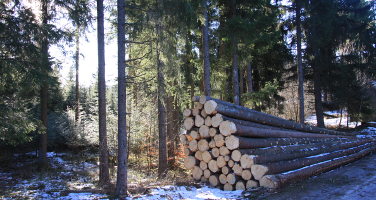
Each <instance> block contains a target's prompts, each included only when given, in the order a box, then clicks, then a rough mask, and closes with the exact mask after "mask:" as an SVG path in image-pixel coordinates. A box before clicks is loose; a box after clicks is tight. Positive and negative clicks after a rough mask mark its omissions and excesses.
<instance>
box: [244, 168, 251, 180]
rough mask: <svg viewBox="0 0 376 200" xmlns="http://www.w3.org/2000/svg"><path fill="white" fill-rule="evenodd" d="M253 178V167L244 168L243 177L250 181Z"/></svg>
mask: <svg viewBox="0 0 376 200" xmlns="http://www.w3.org/2000/svg"><path fill="white" fill-rule="evenodd" d="M251 178H252V172H251V169H244V170H243V172H242V179H244V180H246V181H248V180H251Z"/></svg>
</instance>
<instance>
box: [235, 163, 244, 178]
mask: <svg viewBox="0 0 376 200" xmlns="http://www.w3.org/2000/svg"><path fill="white" fill-rule="evenodd" d="M232 171H234V174H236V175H238V176H242V173H243V167H242V166H241V165H240V164H239V163H236V164H235V165H234V166H233V167H232Z"/></svg>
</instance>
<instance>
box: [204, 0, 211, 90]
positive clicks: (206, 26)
mask: <svg viewBox="0 0 376 200" xmlns="http://www.w3.org/2000/svg"><path fill="white" fill-rule="evenodd" d="M202 5H203V9H204V17H205V23H204V25H203V27H202V33H203V37H202V39H203V51H204V52H203V53H204V59H203V60H204V88H205V89H204V91H205V95H206V96H210V62H209V30H208V29H209V19H208V12H207V2H206V0H202Z"/></svg>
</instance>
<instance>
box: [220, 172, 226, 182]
mask: <svg viewBox="0 0 376 200" xmlns="http://www.w3.org/2000/svg"><path fill="white" fill-rule="evenodd" d="M219 182H220V183H221V184H226V183H227V176H226V175H225V174H220V175H219Z"/></svg>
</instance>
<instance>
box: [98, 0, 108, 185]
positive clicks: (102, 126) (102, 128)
mask: <svg viewBox="0 0 376 200" xmlns="http://www.w3.org/2000/svg"><path fill="white" fill-rule="evenodd" d="M97 16H98V21H97V26H98V27H97V31H98V103H99V106H98V107H99V109H98V113H99V181H100V182H102V183H108V182H109V181H110V174H109V170H108V153H107V131H106V77H105V72H106V70H105V53H104V52H105V51H104V14H103V0H98V1H97Z"/></svg>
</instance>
